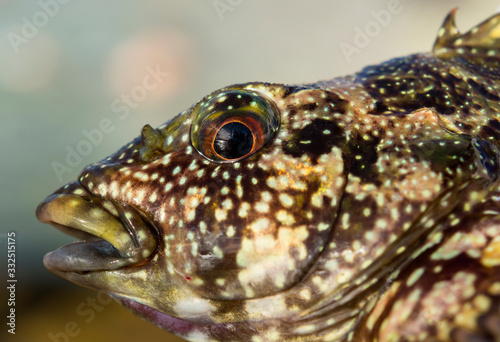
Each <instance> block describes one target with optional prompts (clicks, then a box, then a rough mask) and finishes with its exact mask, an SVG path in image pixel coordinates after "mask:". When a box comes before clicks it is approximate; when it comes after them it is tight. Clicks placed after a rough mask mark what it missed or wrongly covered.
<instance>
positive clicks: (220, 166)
mask: <svg viewBox="0 0 500 342" xmlns="http://www.w3.org/2000/svg"><path fill="white" fill-rule="evenodd" d="M454 15H455V10H453V11H452V12H451V13H450V14H449V15H448V16H447V18H446V19H445V21H444V23H443V26H442V28H441V29H440V30H439V32H438V38H437V40H436V42H435V44H434V48H433V50H432V52H431V53H421V54H414V55H410V56H407V57H401V58H395V59H391V60H389V61H387V62H384V63H382V64H379V65H374V66H368V67H366V68H364V69H363V70H361V71H360V72H359V73H356V74H354V75H349V76H345V77H339V78H335V79H333V80H327V81H320V82H316V83H310V84H303V85H291V86H289V85H282V84H271V83H260V82H256V83H247V84H241V85H233V86H230V87H227V88H223V89H219V90H217V91H215V92H213V93H212V94H210V95H207V96H206V97H205V98H203V99H202V100H200V101H199V102H198V103H196V104H195V105H193V106H192V107H191V108H189V109H187V110H186V111H184V112H183V113H181V114H179V115H178V116H177V117H175V118H174V119H172V120H171V121H169V122H167V123H165V124H164V125H162V126H160V127H158V128H156V129H155V128H153V127H151V126H149V125H146V126H145V127H144V128H143V130H142V133H141V136H140V137H138V138H136V139H135V140H133V141H132V142H131V143H129V144H128V145H126V146H124V147H123V148H121V149H120V150H118V151H117V152H115V153H114V154H112V155H111V156H109V157H108V158H105V159H103V160H101V161H99V162H97V163H94V164H91V165H89V166H87V167H86V168H85V169H84V170H83V171H82V173H81V175H80V177H79V179H78V181H76V182H73V183H70V184H68V185H67V186H65V187H63V188H61V189H59V190H58V191H56V192H55V193H54V194H53V195H51V196H49V197H47V199H46V200H45V201H43V202H42V203H41V204H40V205H39V207H38V208H37V216H38V218H39V219H40V220H41V221H43V222H47V223H51V224H53V225H54V226H55V227H56V228H59V229H61V230H63V231H65V232H69V233H71V234H74V235H75V236H78V237H79V238H80V239H82V241H80V242H77V243H75V244H72V245H68V246H64V247H62V248H60V249H58V250H56V251H54V252H51V253H49V254H48V255H47V256H46V257H45V258H44V264H45V266H46V267H47V268H48V269H49V270H51V271H52V272H53V273H55V274H56V275H58V276H61V277H63V278H65V279H67V280H69V281H72V282H74V283H76V284H78V285H81V286H85V287H89V288H93V289H97V290H102V291H105V292H107V293H109V294H110V295H111V296H113V297H114V298H115V299H116V300H117V301H119V302H120V303H122V304H123V305H124V306H125V307H127V308H128V309H130V310H132V311H133V312H134V313H136V314H138V315H139V316H142V317H143V318H145V319H147V320H149V321H151V322H152V323H153V324H155V325H157V326H159V327H160V328H163V329H165V330H167V331H170V332H172V333H174V334H176V335H178V336H180V337H182V338H184V339H186V340H188V341H252V342H264V341H295V342H306V341H499V340H500V183H499V181H498V175H499V167H500V166H499V160H498V159H499V155H500V150H499V148H500V147H499V143H498V141H499V136H500V132H499V131H500V123H499V121H498V118H499V113H500V104H499V100H500V84H499V83H498V78H499V71H498V70H500V68H499V67H500V58H499V49H500V41H499V39H498V38H497V32H498V30H499V29H500V15H495V16H493V17H491V18H489V19H488V20H486V21H484V22H483V23H481V24H479V25H478V26H476V27H474V28H473V29H471V30H470V31H469V32H467V33H465V34H461V33H460V32H459V31H458V29H457V28H456V26H455V23H454ZM89 210H90V211H91V212H92V213H94V214H89ZM82 219H84V220H85V224H82V223H81V221H82ZM110 222H112V224H111V223H110ZM104 232H105V233H104Z"/></svg>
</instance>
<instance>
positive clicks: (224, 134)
mask: <svg viewBox="0 0 500 342" xmlns="http://www.w3.org/2000/svg"><path fill="white" fill-rule="evenodd" d="M194 112H195V113H194V115H195V117H194V121H193V124H192V126H191V143H192V145H193V147H194V148H195V149H196V150H197V151H198V152H199V153H200V154H201V155H203V156H204V157H205V158H207V159H209V160H211V161H214V162H219V163H231V162H235V161H238V160H241V159H243V158H246V157H248V156H250V155H252V154H254V153H255V152H256V151H258V150H260V149H261V148H262V147H263V146H264V145H265V144H266V143H268V142H269V141H270V140H271V139H272V138H273V137H274V135H275V133H276V131H277V130H278V128H279V115H278V110H277V108H276V107H275V106H274V104H273V103H272V102H271V101H270V100H268V99H267V98H265V97H264V96H262V95H260V94H257V93H256V92H253V91H250V90H228V91H222V92H219V93H216V94H215V95H212V96H209V97H208V98H207V99H205V100H204V101H202V102H201V103H199V104H198V105H197V106H196V107H195V109H194Z"/></svg>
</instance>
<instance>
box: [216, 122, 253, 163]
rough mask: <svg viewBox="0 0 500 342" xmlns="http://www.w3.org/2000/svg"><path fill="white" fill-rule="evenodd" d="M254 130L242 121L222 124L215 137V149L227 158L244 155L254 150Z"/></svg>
mask: <svg viewBox="0 0 500 342" xmlns="http://www.w3.org/2000/svg"><path fill="white" fill-rule="evenodd" d="M253 142H254V139H253V135H252V131H250V129H249V128H248V127H247V126H245V125H244V124H242V123H240V122H230V123H227V124H225V125H224V126H222V127H221V128H220V129H219V131H218V132H217V135H216V136H215V139H214V150H215V152H217V154H219V155H220V156H221V157H223V158H225V159H236V158H240V157H243V156H245V155H247V154H248V153H250V152H251V151H252V146H253Z"/></svg>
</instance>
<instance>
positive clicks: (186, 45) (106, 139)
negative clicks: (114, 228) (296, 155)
mask: <svg viewBox="0 0 500 342" xmlns="http://www.w3.org/2000/svg"><path fill="white" fill-rule="evenodd" d="M55 4H57V5H55ZM499 6H500V2H498V1H489V0H488V1H487V0H483V1H475V2H473V1H451V0H448V1H444V0H443V1H425V0H422V1H417V0H413V1H411V0H400V1H396V0H370V1H368V0H365V1H328V2H327V1H307V2H306V1H290V0H279V1H277V0H276V1H264V0H259V1H248V0H215V1H213V0H209V1H166V0H164V1H160V0H144V1H132V0H106V1H97V0H87V1H75V0H73V1H71V0H64V1H63V0H59V1H56V0H41V1H28V0H9V1H8V0H0V104H1V105H0V108H1V109H0V153H1V154H0V172H1V173H0V185H1V186H0V191H1V192H0V194H1V205H0V253H1V257H0V260H1V263H0V266H1V269H0V272H1V273H0V280H1V281H2V283H1V284H0V287H1V288H2V289H3V290H2V297H1V301H0V312H1V313H2V317H3V319H2V320H0V322H2V324H1V325H0V327H1V328H0V329H1V331H0V336H1V338H0V339H1V340H2V341H51V338H50V337H49V336H50V335H49V334H53V335H54V336H56V335H57V336H59V339H56V340H58V341H89V340H93V341H96V342H99V341H108V340H111V339H113V340H119V341H124V342H126V341H136V340H138V339H141V340H142V339H144V340H146V341H148V340H153V339H155V340H159V339H161V340H162V341H178V340H177V339H175V338H174V337H172V338H171V339H170V340H169V336H168V335H167V334H166V333H163V332H161V331H160V330H158V329H157V328H154V327H153V326H150V325H148V324H147V323H145V322H143V321H141V320H139V319H136V318H134V317H133V316H132V315H131V314H129V313H128V312H126V311H125V310H123V309H121V308H120V307H118V305H116V304H114V303H113V304H107V303H104V302H103V303H101V304H102V305H100V306H98V308H99V309H92V310H93V314H91V313H88V314H86V315H83V314H82V313H81V311H78V308H80V309H82V308H86V309H88V307H86V306H85V305H87V304H85V303H86V301H87V298H91V299H92V298H97V297H96V293H95V292H92V291H89V290H84V289H80V288H79V287H77V286H75V285H73V284H70V283H68V282H66V281H64V280H62V279H59V278H57V277H55V276H53V275H52V274H50V273H49V272H48V271H46V270H45V268H44V267H43V265H42V263H41V260H42V257H43V255H44V253H46V252H47V251H50V250H53V249H55V248H57V247H59V246H61V245H62V244H66V243H69V242H72V239H71V238H70V237H67V236H65V235H63V234H61V233H59V232H58V231H56V230H55V229H53V228H52V227H50V226H48V225H43V224H41V223H39V222H37V221H36V219H35V215H34V213H35V208H36V205H37V204H38V203H39V202H40V201H41V200H42V199H43V198H44V197H45V196H46V195H48V194H49V193H51V192H52V191H54V190H55V189H56V188H58V187H60V186H62V185H64V183H66V182H69V181H71V180H73V179H75V178H76V177H77V175H78V173H79V171H80V170H81V169H82V168H83V167H84V166H85V165H86V164H88V163H91V162H93V161H96V160H98V159H100V158H102V157H105V156H106V155H108V154H110V153H112V152H114V151H115V150H116V149H117V148H119V147H120V146H122V145H124V144H125V143H127V142H128V141H129V140H131V139H132V138H134V137H135V136H137V135H138V133H139V130H140V128H141V127H142V126H143V125H144V124H146V123H149V124H151V125H153V126H157V125H160V124H161V123H163V122H165V121H166V120H168V119H169V118H171V117H172V116H174V115H175V114H177V113H178V112H180V111H182V110H183V109H185V108H186V107H189V106H190V105H191V104H192V103H193V102H195V101H197V100H198V99H199V98H201V97H202V96H204V95H205V94H207V93H208V92H211V91H213V90H215V89H217V88H220V87H223V86H225V85H228V84H231V83H239V82H247V81H254V80H259V81H270V82H282V83H301V82H310V81H315V80H319V79H327V78H331V77H334V76H340V75H344V74H348V73H351V72H354V71H356V70H358V69H359V68H361V67H363V66H365V65H367V64H373V63H378V62H381V61H383V60H385V59H388V58H391V57H395V56H400V55H405V54H409V53H413V52H419V51H428V50H429V49H430V48H431V46H432V43H433V42H434V39H435V35H436V32H437V30H438V28H439V26H440V24H441V22H442V20H443V18H444V16H445V15H446V14H447V12H448V11H449V10H450V9H452V8H454V7H459V12H458V15H457V24H458V26H459V27H460V28H461V29H462V30H463V31H465V30H468V29H470V28H471V26H473V25H475V24H477V23H479V22H480V21H482V20H484V19H486V18H487V17H488V16H490V15H492V14H493V13H494V12H495V11H497V9H498V7H499ZM382 10H385V11H389V10H392V14H391V16H390V18H389V17H387V16H381V14H380V13H381V12H380V11H382ZM377 13H378V14H377ZM377 18H378V20H379V21H378V22H377ZM366 30H368V31H369V33H370V36H368V39H366V37H365V40H364V41H362V40H359V39H361V38H359V36H360V33H359V32H360V31H361V32H365V31H366ZM356 36H358V37H356ZM356 38H357V39H358V40H357V41H356ZM348 48H350V49H351V50H346V49H348ZM342 49H344V51H343V50H342ZM354 51H355V52H354ZM148 67H149V68H152V69H159V70H161V72H162V73H165V74H166V73H168V75H163V76H161V77H160V79H159V82H157V84H156V86H155V87H154V89H150V90H147V91H146V92H141V91H142V90H141V89H138V88H137V87H140V86H141V84H142V82H143V80H144V78H145V77H146V75H147V73H148V69H147V68H148ZM123 94H125V95H127V94H129V95H131V96H132V97H134V98H135V99H136V100H137V101H134V105H133V106H134V107H135V108H131V107H128V110H127V111H128V115H124V114H125V110H124V109H123V107H122V111H118V110H117V109H116V107H115V109H113V107H112V106H113V104H115V105H123V102H121V101H122V100H121V99H122V95H123ZM134 94H135V95H134ZM138 96H139V98H138ZM117 101H118V102H117ZM103 119H106V120H108V123H109V122H111V125H112V127H113V129H112V131H111V132H109V131H108V132H106V133H103V134H102V138H96V140H95V141H94V144H92V145H89V144H88V143H85V142H82V141H85V140H88V138H87V137H86V135H85V133H84V132H83V130H86V131H87V132H89V131H93V130H96V129H98V128H99V125H100V123H101V122H102V120H103ZM82 144H87V145H86V147H87V150H86V151H85V153H84V154H86V155H85V156H81V157H82V158H81V160H78V159H76V160H73V164H72V165H68V164H67V162H66V157H67V154H68V151H69V150H76V149H77V147H78V146H80V148H81V147H82V146H83V145H82ZM89 146H90V148H89ZM54 163H60V165H66V166H67V168H65V169H64V171H60V172H59V175H58V174H57V173H56V172H55V171H54ZM10 231H15V232H16V239H17V268H16V272H17V273H16V276H17V279H18V283H17V291H16V305H17V306H16V309H17V310H16V320H17V322H16V323H17V326H16V328H17V329H16V335H10V334H7V331H6V330H7V327H6V325H5V316H6V314H4V313H5V312H6V311H7V297H6V291H5V287H6V286H7V283H6V281H5V280H4V279H6V276H7V271H6V262H5V261H6V256H7V248H6V241H7V240H6V233H7V232H10ZM82 305H83V307H82ZM92 310H91V311H92ZM68 322H74V323H75V324H76V326H73V327H72V328H71V329H73V330H72V331H73V334H74V335H75V336H69V335H66V336H67V337H64V338H63V337H62V335H61V333H62V332H64V330H65V329H66V327H67V324H68Z"/></svg>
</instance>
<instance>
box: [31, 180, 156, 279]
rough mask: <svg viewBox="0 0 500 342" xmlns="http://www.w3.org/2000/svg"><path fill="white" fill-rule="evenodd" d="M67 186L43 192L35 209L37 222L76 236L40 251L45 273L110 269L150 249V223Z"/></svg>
mask: <svg viewBox="0 0 500 342" xmlns="http://www.w3.org/2000/svg"><path fill="white" fill-rule="evenodd" d="M63 189H64V188H63ZM70 189H71V191H65V190H59V191H57V192H55V193H54V194H52V195H50V196H48V197H47V198H46V199H45V200H44V201H43V202H42V203H41V204H40V205H39V206H38V207H37V209H36V216H37V218H38V220H39V221H41V222H43V223H49V224H51V225H52V226H54V227H55V228H57V229H59V230H61V231H63V232H64V233H66V234H69V235H71V236H74V237H76V238H78V239H79V240H82V241H78V242H75V243H72V244H69V245H66V246H63V247H61V248H59V249H57V250H55V251H53V252H50V253H48V254H47V255H45V257H44V260H43V262H44V265H45V267H47V268H48V269H49V270H50V271H53V272H54V271H55V272H87V271H103V270H114V269H118V268H121V267H125V266H128V265H133V264H137V263H139V262H141V261H143V260H145V259H147V258H148V257H149V256H151V255H152V254H153V252H154V251H155V250H156V247H157V238H156V235H157V234H156V232H155V227H154V225H153V224H152V223H151V222H150V221H149V220H148V219H147V218H146V217H145V216H144V215H142V214H141V213H140V212H139V211H138V210H136V209H134V208H133V207H131V206H129V205H127V204H123V203H117V202H115V201H113V200H106V199H103V198H100V197H97V196H94V195H92V194H90V193H89V192H88V191H86V190H85V189H84V188H83V187H82V186H81V185H80V186H78V185H75V183H72V184H71V185H70Z"/></svg>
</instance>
